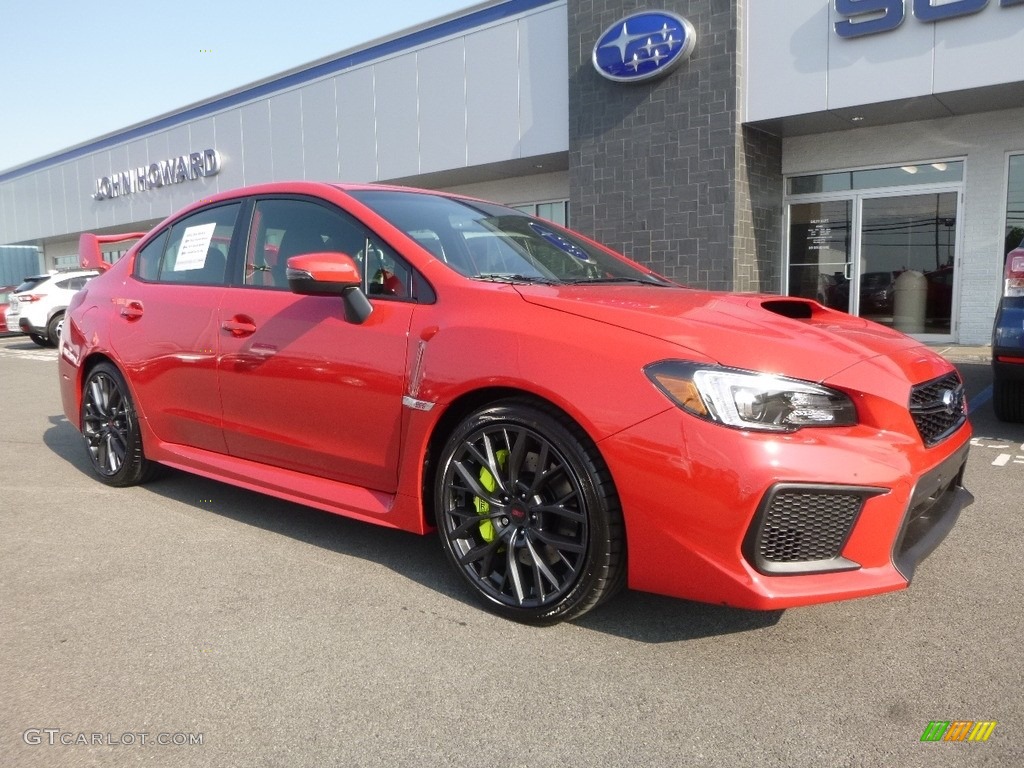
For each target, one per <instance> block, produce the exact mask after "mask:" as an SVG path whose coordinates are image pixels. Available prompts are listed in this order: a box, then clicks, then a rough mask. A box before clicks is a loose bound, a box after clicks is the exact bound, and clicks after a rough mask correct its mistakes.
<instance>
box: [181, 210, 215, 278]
mask: <svg viewBox="0 0 1024 768" xmlns="http://www.w3.org/2000/svg"><path fill="white" fill-rule="evenodd" d="M216 228H217V222H215V221H211V222H210V223H209V224H199V225H196V226H194V227H185V235H184V237H182V238H181V244H180V245H179V246H178V255H177V256H176V257H175V259H174V271H175V272H185V271H187V270H190V269H202V268H203V267H204V266H206V252H207V251H208V250H209V249H210V242H211V241H212V240H213V231H214V230H215V229H216Z"/></svg>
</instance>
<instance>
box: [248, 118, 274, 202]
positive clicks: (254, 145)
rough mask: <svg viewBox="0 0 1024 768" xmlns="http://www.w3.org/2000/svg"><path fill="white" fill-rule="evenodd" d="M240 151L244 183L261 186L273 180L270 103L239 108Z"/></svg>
mask: <svg viewBox="0 0 1024 768" xmlns="http://www.w3.org/2000/svg"><path fill="white" fill-rule="evenodd" d="M240 111H241V113H242V142H243V144H242V150H243V153H244V156H243V158H242V162H244V163H245V183H246V184H263V183H265V182H268V181H273V179H274V162H273V158H272V156H271V152H272V151H273V147H272V144H271V137H270V103H269V102H268V101H267V100H266V99H264V100H261V101H257V102H255V103H253V104H247V105H245V106H244V107H242V108H241V110H240Z"/></svg>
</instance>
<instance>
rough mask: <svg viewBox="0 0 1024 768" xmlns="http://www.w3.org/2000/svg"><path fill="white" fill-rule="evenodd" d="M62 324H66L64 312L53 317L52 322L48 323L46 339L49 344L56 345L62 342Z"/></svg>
mask: <svg viewBox="0 0 1024 768" xmlns="http://www.w3.org/2000/svg"><path fill="white" fill-rule="evenodd" d="M62 325H64V313H63V312H61V313H60V314H59V315H54V316H53V317H51V318H50V322H48V323H47V324H46V340H47V342H48V344H49V346H51V347H56V346H57V344H59V343H60V328H61V326H62Z"/></svg>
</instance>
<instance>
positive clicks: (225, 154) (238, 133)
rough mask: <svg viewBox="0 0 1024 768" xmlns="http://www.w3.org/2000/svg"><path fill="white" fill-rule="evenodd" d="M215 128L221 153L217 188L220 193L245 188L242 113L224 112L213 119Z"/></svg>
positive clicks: (234, 111) (238, 111)
mask: <svg viewBox="0 0 1024 768" xmlns="http://www.w3.org/2000/svg"><path fill="white" fill-rule="evenodd" d="M213 126H214V131H215V135H216V137H217V146H216V147H214V149H216V150H217V151H218V152H220V173H218V174H217V186H218V189H219V190H220V191H222V192H223V191H226V190H229V189H235V188H236V187H244V186H245V184H246V178H245V162H243V160H244V158H243V156H242V113H241V111H240V110H237V109H233V110H231V111H230V112H222V113H221V114H219V115H216V116H215V117H214V118H213Z"/></svg>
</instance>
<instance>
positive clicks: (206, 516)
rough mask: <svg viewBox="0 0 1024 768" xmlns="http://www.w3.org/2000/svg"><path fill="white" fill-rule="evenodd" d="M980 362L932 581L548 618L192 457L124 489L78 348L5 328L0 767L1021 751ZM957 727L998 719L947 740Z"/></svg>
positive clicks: (634, 605)
mask: <svg viewBox="0 0 1024 768" xmlns="http://www.w3.org/2000/svg"><path fill="white" fill-rule="evenodd" d="M953 357H954V359H955V360H956V357H955V354H953ZM957 362H958V365H959V367H960V368H961V371H962V372H963V374H964V377H965V380H966V382H967V386H968V395H969V398H970V400H971V403H972V422H973V423H974V429H975V435H976V437H975V440H974V443H975V444H974V447H973V449H972V453H971V458H970V460H969V467H968V476H967V484H968V487H969V488H970V490H971V491H972V492H973V493H974V494H975V497H976V502H975V503H974V505H973V506H971V507H969V508H968V509H967V510H966V511H965V512H964V514H963V515H962V516H961V518H960V521H959V523H958V524H957V526H956V528H955V529H954V530H953V532H952V533H951V534H950V536H949V538H948V539H947V540H946V541H945V542H944V543H943V545H942V546H941V547H940V548H939V549H938V550H937V551H936V552H935V553H934V554H933V555H932V556H931V557H930V558H929V559H928V560H926V561H925V562H924V563H923V564H922V565H921V567H920V568H919V569H918V571H917V575H916V578H915V581H914V583H913V585H912V586H911V588H910V589H909V590H905V591H902V592H899V593H894V594H889V595H883V596H879V597H873V598H868V599H863V600H856V601H851V602H845V603H838V604H833V605H824V606H817V607H812V608H803V609H795V610H790V611H785V612H774V613H755V612H747V611H739V610H733V609H727V608H722V607H716V606H707V605H700V604H695V603H688V602H684V601H679V600H671V599H667V598H661V597H656V596H651V595H644V594H640V593H636V592H627V593H625V594H623V595H622V596H620V597H618V598H617V599H615V600H614V601H613V602H611V603H609V604H608V605H606V606H604V607H602V608H601V609H600V610H598V611H595V612H594V613H592V614H589V615H587V616H585V617H584V618H582V619H580V620H578V621H576V622H573V623H571V624H563V625H559V626H555V627H551V628H545V629H534V628H528V627H524V626H520V625H517V624H513V623H509V622H507V621H504V620H502V619H498V618H495V617H493V616H491V615H490V614H488V613H485V612H483V611H481V610H480V609H478V608H477V607H476V605H475V603H474V602H472V600H471V599H470V598H469V595H468V593H467V592H466V591H465V590H464V589H463V587H462V585H461V584H460V583H459V582H458V581H457V575H456V574H455V573H453V572H452V571H451V570H450V568H449V567H448V565H447V563H446V562H445V560H444V556H443V553H442V551H441V549H440V545H439V543H438V542H437V541H436V539H434V538H433V537H426V538H421V537H416V536H413V535H410V534H405V533H399V532H395V531H389V530H384V529H380V528H376V527H373V526H370V525H365V524H361V523H356V522H353V521H349V520H345V519H341V518H338V517H334V516H331V515H328V514H325V513H321V512H317V511H315V510H311V509H307V508H304V507H301V506H297V505H294V504H289V503H285V502H282V501H277V500H274V499H270V498H266V497H263V496H259V495H257V494H254V493H250V492H247V491H242V490H238V489H235V488H232V487H230V486H227V485H223V484H220V483H216V482H212V481H208V480H205V479H201V478H197V477H192V476H189V475H185V474H181V473H177V472H170V471H169V472H167V473H166V474H165V475H164V476H163V477H161V478H160V479H159V480H157V481H155V482H153V483H152V484H150V485H147V486H143V487H137V488H130V489H122V490H117V489H110V488H107V487H106V486H103V485H101V484H100V483H98V482H97V481H95V480H93V479H92V477H91V476H90V473H89V470H88V466H87V459H86V456H85V453H84V450H83V448H82V446H81V444H80V438H79V436H78V434H77V432H75V430H74V429H73V428H72V427H71V426H70V425H69V424H68V423H67V421H66V420H65V419H64V417H63V415H62V410H61V405H60V398H59V394H58V389H57V377H56V351H54V350H42V349H40V348H38V347H36V346H35V345H33V344H32V343H31V342H29V341H28V340H24V341H22V340H21V339H20V338H18V337H13V338H4V339H0V403H2V404H3V405H2V414H3V418H2V425H0V489H2V498H0V632H2V634H0V651H2V652H0V755H2V757H0V764H3V765H5V766H18V767H20V766H47V767H51V766H92V765H118V766H134V765H146V766H164V765H166V766H243V765H244V766H335V765H338V766H341V765H344V766H360V765H396V766H405V765H416V766H434V765H457V766H461V765H465V766H484V765H486V766H625V765H630V766H690V765H692V766H841V767H844V768H846V767H850V768H852V767H854V766H947V765H948V766H961V765H963V766H967V765H970V766H1011V765H1022V764H1024V694H1022V691H1024V671H1022V670H1024V653H1022V651H1021V637H1022V631H1021V627H1022V621H1021V613H1022V605H1024V600H1022V597H1021V584H1022V581H1024V580H1022V576H1021V574H1022V572H1024V553H1022V552H1024V550H1022V547H1021V541H1022V535H1021V533H1022V527H1024V425H1015V426H1010V425H1004V424H1001V423H999V422H997V421H996V420H995V418H994V416H993V414H992V410H991V403H990V402H988V400H987V393H989V391H990V390H989V387H990V384H991V375H990V373H989V369H988V366H987V364H985V363H984V362H983V361H982V360H980V359H976V358H975V357H972V356H970V355H966V356H963V357H962V359H959V360H958V361H957ZM937 720H938V721H947V720H948V721H954V720H961V721H966V720H971V721H995V722H996V723H997V726H996V727H995V729H994V731H993V732H992V734H991V736H990V738H989V739H988V741H987V742H984V743H971V742H939V743H925V742H922V741H921V736H922V733H923V732H924V730H925V728H926V727H927V726H928V725H929V722H931V721H937Z"/></svg>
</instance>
